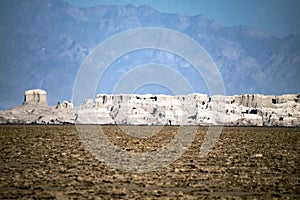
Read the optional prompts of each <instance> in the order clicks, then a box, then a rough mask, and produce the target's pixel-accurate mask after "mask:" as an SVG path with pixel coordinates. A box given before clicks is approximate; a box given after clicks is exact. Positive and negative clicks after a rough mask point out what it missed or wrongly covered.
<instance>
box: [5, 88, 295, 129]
mask: <svg viewBox="0 0 300 200" xmlns="http://www.w3.org/2000/svg"><path fill="white" fill-rule="evenodd" d="M43 94H46V92H45V93H43V92H41V91H40V90H33V91H29V92H28V91H27V92H26V93H25V96H26V97H25V98H26V101H25V102H24V104H23V105H22V106H19V107H17V108H14V109H11V110H7V111H0V123H25V124H31V123H34V124H64V123H75V121H76V123H79V124H131V125H204V126H207V125H210V124H218V125H221V124H224V125H226V126H291V127H292V126H300V95H299V94H298V95H297V94H287V95H281V96H265V95H260V94H245V95H241V96H238V95H235V96H225V97H224V96H212V97H208V96H207V95H204V94H190V95H185V96H167V95H150V94H149V95H133V94H120V95H106V94H99V95H97V97H96V99H95V100H93V99H87V100H86V101H85V104H84V105H82V106H80V107H75V108H73V104H72V102H71V101H64V102H63V103H60V104H58V105H57V106H55V107H50V106H45V102H46V95H45V96H42V95H43Z"/></svg>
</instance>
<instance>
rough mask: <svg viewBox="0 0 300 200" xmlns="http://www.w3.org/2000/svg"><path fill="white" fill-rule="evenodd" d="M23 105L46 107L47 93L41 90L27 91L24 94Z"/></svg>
mask: <svg viewBox="0 0 300 200" xmlns="http://www.w3.org/2000/svg"><path fill="white" fill-rule="evenodd" d="M23 104H41V105H47V92H46V91H45V90H41V89H34V90H27V91H25V94H24V103H23Z"/></svg>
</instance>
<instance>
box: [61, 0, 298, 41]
mask: <svg viewBox="0 0 300 200" xmlns="http://www.w3.org/2000/svg"><path fill="white" fill-rule="evenodd" d="M66 1H68V2H70V3H72V4H73V5H76V6H79V7H81V6H82V7H90V6H96V5H99V4H106V5H126V4H132V5H136V6H138V5H150V6H151V7H153V8H155V9H156V10H158V11H161V12H166V13H182V14H185V15H198V14H201V15H204V16H206V17H209V18H211V19H214V20H216V21H217V22H219V23H221V24H222V25H225V26H232V25H239V24H243V25H252V26H258V27H261V28H263V29H265V30H266V31H268V32H270V33H272V34H273V35H275V36H277V37H284V36H287V35H289V34H290V33H294V34H298V33H300V0H66Z"/></svg>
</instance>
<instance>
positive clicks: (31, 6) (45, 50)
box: [0, 0, 300, 109]
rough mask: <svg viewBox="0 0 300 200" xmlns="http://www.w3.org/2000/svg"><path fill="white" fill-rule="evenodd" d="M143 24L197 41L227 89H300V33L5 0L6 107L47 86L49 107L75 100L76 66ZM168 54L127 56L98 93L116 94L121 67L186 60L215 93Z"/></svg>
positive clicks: (0, 29)
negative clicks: (101, 45) (283, 33)
mask: <svg viewBox="0 0 300 200" xmlns="http://www.w3.org/2000/svg"><path fill="white" fill-rule="evenodd" d="M141 27H162V28H168V29H172V30H176V31H179V32H181V33H183V34H186V35H188V36H189V37H191V38H192V39H194V40H195V41H197V42H198V43H199V44H200V45H201V46H203V47H204V48H205V50H206V51H207V52H208V54H209V55H210V56H211V57H212V59H213V60H214V61H215V63H216V65H217V67H218V69H219V71H220V73H221V75H222V77H223V81H224V85H225V90H226V94H227V95H233V94H245V93H262V94H267V95H280V94H286V93H300V78H299V77H300V34H297V35H293V34H291V35H289V36H287V37H284V38H277V37H275V36H273V35H271V34H270V33H268V32H266V31H264V30H263V29H260V28H258V27H251V26H245V25H239V26H232V27H225V26H222V25H221V24H219V23H218V22H216V21H214V20H212V19H209V18H206V17H205V16H201V15H197V16H185V15H181V14H180V13H178V14H166V13H161V12H158V11H156V10H154V9H152V8H151V7H149V6H139V7H135V6H132V5H126V6H107V5H100V6H97V7H91V8H78V7H74V6H72V5H70V4H68V3H67V2H65V1H63V0H43V1H41V0H27V1H19V0H1V1H0V109H7V108H11V107H14V106H17V105H20V104H21V103H22V102H23V93H24V91H25V90H28V89H33V88H41V89H44V90H46V91H47V92H48V96H47V98H48V103H49V104H50V105H54V104H55V103H56V102H57V101H58V100H68V99H71V98H72V91H73V84H74V80H75V77H76V74H77V71H78V69H79V68H80V65H81V63H82V62H83V61H84V59H85V58H86V57H87V56H88V55H89V54H90V53H91V52H92V50H93V49H94V48H95V47H96V46H97V45H98V44H99V43H100V42H102V41H104V40H105V39H107V38H109V37H111V36H113V35H115V34H117V33H120V32H123V31H126V30H130V29H133V28H141ZM169 54H170V53H168V52H158V51H157V50H152V51H150V50H145V51H144V52H134V53H133V54H132V55H129V57H130V58H131V59H129V61H128V59H123V61H122V59H120V62H121V64H120V63H119V64H118V63H114V65H115V66H112V68H111V69H110V70H108V71H107V74H106V75H107V76H106V78H105V77H104V80H102V81H100V83H99V84H101V86H99V87H98V90H99V91H98V92H99V93H110V92H111V91H112V88H113V86H114V84H115V82H116V81H117V79H118V77H120V76H121V72H123V73H124V71H126V70H129V69H130V67H131V66H133V65H136V64H142V63H146V62H162V63H163V64H168V65H172V64H175V65H176V63H177V64H178V63H179V64H178V65H179V66H177V69H178V70H179V71H180V72H182V74H184V75H185V76H186V77H187V79H188V80H189V77H191V82H192V85H193V86H195V91H196V92H199V93H208V91H207V89H206V86H205V85H203V84H198V85H197V82H195V81H194V82H193V77H195V75H194V73H195V71H193V70H187V68H186V67H185V66H184V64H182V63H183V62H182V61H180V62H178V58H177V57H173V60H172V59H171V60H168V61H166V59H165V58H166V57H168V55H169ZM145 55H146V56H145ZM153 57H154V58H153ZM125 60H126V61H125ZM181 64H182V66H180V65H181ZM117 65H118V66H117ZM196 77H197V76H196ZM150 91H151V90H150ZM154 92H155V91H154Z"/></svg>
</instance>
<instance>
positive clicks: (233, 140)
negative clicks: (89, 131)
mask: <svg viewBox="0 0 300 200" xmlns="http://www.w3.org/2000/svg"><path fill="white" fill-rule="evenodd" d="M102 128H103V130H104V132H105V134H106V135H107V136H108V138H109V139H110V140H111V141H112V142H113V143H114V144H116V145H118V146H119V147H121V148H123V149H125V150H127V151H135V152H147V151H154V150H156V149H157V148H160V147H162V146H164V145H166V144H167V143H168V142H169V141H170V138H172V137H173V136H174V135H175V134H176V131H177V129H178V127H176V126H165V127H162V130H161V132H160V133H158V134H156V135H154V136H153V137H151V138H148V139H138V138H133V137H131V136H129V135H126V134H124V133H122V131H121V130H120V129H119V127H118V126H102ZM126 128H128V127H126ZM129 128H130V129H132V131H134V132H142V131H146V132H147V131H148V130H149V129H151V128H153V127H151V126H132V127H129ZM206 130H207V128H205V127H199V129H198V131H197V135H196V138H195V140H194V142H193V143H192V145H191V146H190V147H189V148H188V150H187V151H186V153H184V154H183V155H182V156H181V157H180V158H179V159H178V160H176V161H175V162H173V163H171V164H170V165H169V166H168V167H166V168H162V169H159V170H157V171H154V172H149V173H144V174H134V173H125V172H122V171H118V170H116V169H113V168H111V167H108V166H106V165H105V164H104V163H101V162H100V161H98V160H97V159H95V158H94V157H93V155H92V154H90V153H89V152H88V151H87V149H86V148H85V146H84V144H83V143H82V142H81V140H80V138H79V135H78V133H77V131H76V128H75V126H21V125H19V126H12V125H3V126H0V137H1V139H0V148H1V153H0V198H1V199H8V198H38V199H40V198H50V199H51V198H53V199H55V198H56V199H66V198H71V199H74V198H80V199H82V198H84V199H86V198H90V199H98V198H99V199H110V198H116V199H120V198H124V199H132V198H136V199H157V198H162V199H176V198H180V199H199V198H203V199H206V198H222V197H225V198H238V199H239V198H241V199H244V198H251V199H253V198H264V199H269V198H273V197H275V198H276V197H277V198H287V199H290V198H295V199H300V161H299V155H300V138H299V136H300V128H257V127H255V128H254V127H247V128H246V127H245V128H243V127H231V128H224V129H223V132H222V134H221V136H220V138H219V140H218V142H217V144H216V146H215V147H214V150H213V151H211V152H210V153H209V155H208V156H207V157H206V158H203V159H200V158H199V157H198V154H199V149H200V146H201V144H202V141H203V138H204V136H205V134H206Z"/></svg>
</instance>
